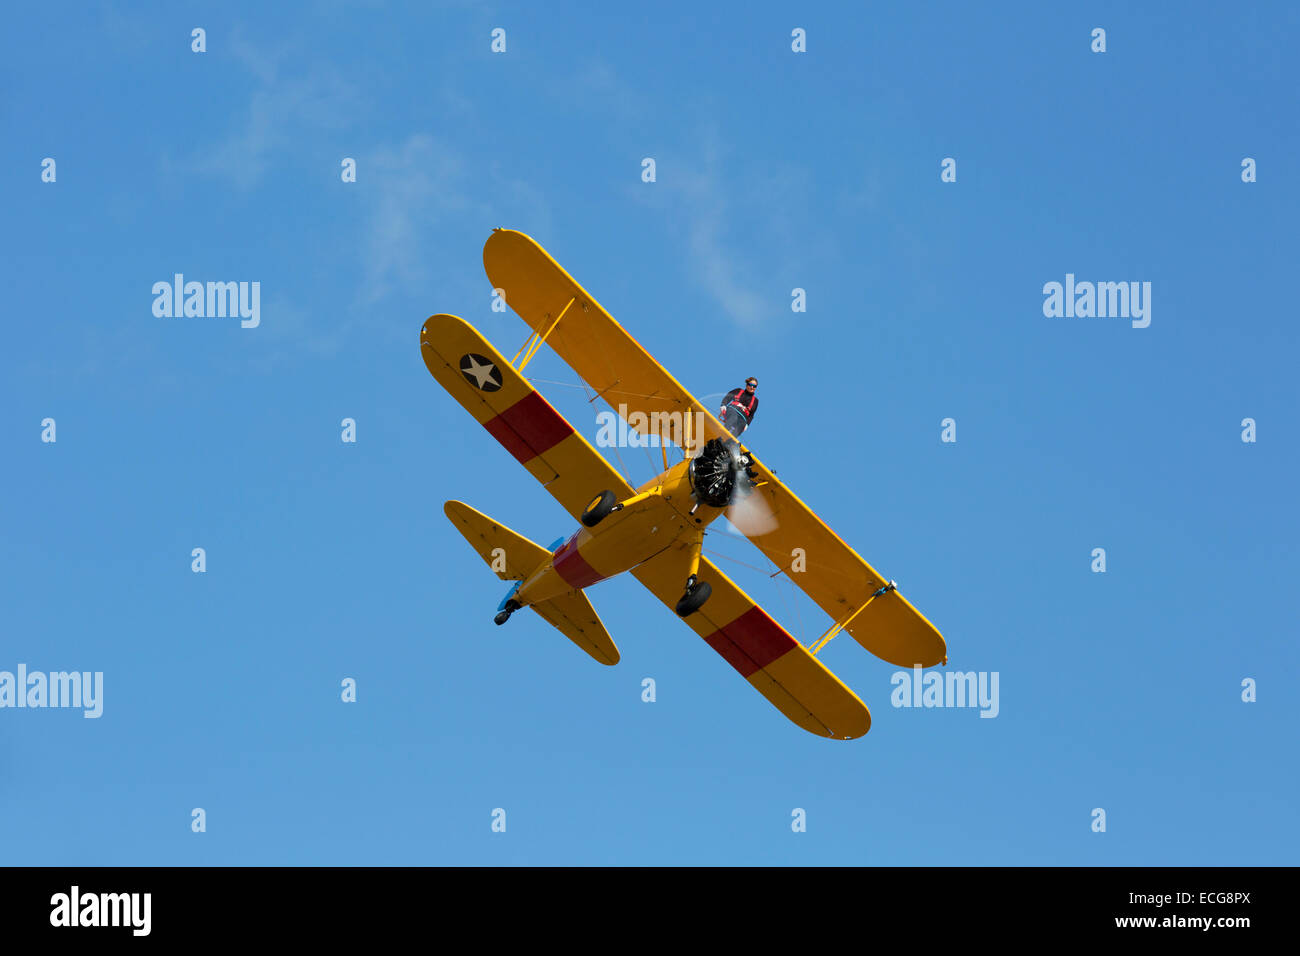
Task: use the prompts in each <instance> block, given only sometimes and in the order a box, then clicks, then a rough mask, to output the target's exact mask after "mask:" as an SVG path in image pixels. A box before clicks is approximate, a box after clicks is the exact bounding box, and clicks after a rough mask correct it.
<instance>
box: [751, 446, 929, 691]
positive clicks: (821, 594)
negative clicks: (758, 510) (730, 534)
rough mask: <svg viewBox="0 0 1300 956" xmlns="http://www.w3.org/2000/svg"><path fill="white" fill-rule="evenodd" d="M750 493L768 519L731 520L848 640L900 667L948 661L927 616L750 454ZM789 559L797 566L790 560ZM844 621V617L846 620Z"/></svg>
mask: <svg viewBox="0 0 1300 956" xmlns="http://www.w3.org/2000/svg"><path fill="white" fill-rule="evenodd" d="M753 467H754V470H755V471H756V472H757V474H758V479H757V480H758V482H759V484H758V487H757V488H755V489H754V494H756V495H762V496H763V497H764V499H766V501H767V506H768V510H769V511H770V512H771V514H772V516H773V517H774V518H775V519H776V520H775V521H767V522H766V523H765V524H764V525H763V526H762V527H758V528H746V527H745V524H744V520H743V518H741V519H738V520H737V522H736V527H737V528H738V530H740V531H741V532H742V533H743V534H744V535H745V536H746V537H747V538H749V540H750V541H751V542H753V544H754V546H755V547H756V548H758V549H759V550H760V551H762V552H763V554H764V555H766V556H767V557H768V559H769V560H770V561H771V562H772V563H773V564H775V565H776V566H777V567H779V568H781V569H782V570H783V571H785V573H786V576H787V577H789V579H790V580H791V581H792V582H793V583H794V584H795V585H796V586H797V587H798V588H799V589H800V590H802V591H803V592H804V593H805V594H807V595H808V596H809V597H810V598H812V599H813V601H814V602H816V604H817V606H818V607H820V608H821V609H822V610H823V611H825V612H826V613H827V614H829V615H830V617H831V620H833V621H835V622H836V623H837V624H841V625H846V626H844V630H846V631H848V632H849V633H850V634H852V635H853V638H854V640H856V641H857V642H858V643H859V644H861V645H862V646H863V647H864V648H866V649H867V650H868V651H870V652H871V653H872V654H875V655H876V656H877V657H879V658H880V659H881V660H884V661H888V662H889V663H891V664H895V665H898V666H899V667H913V666H917V665H919V666H921V667H930V666H932V665H934V664H941V663H947V660H948V645H947V643H946V642H945V641H944V639H943V635H941V634H940V633H939V630H938V628H936V627H935V626H934V625H933V624H931V623H930V621H929V620H928V619H927V618H926V617H925V615H923V614H922V613H921V612H920V611H918V610H917V609H916V608H915V607H913V606H912V603H911V602H910V601H908V600H907V598H905V597H903V595H902V594H900V593H899V592H898V590H897V589H896V588H890V589H889V590H885V591H883V593H882V588H885V586H886V585H888V584H889V579H888V578H886V577H884V576H883V575H881V573H880V572H879V571H877V570H876V569H875V568H873V567H872V566H871V565H870V564H868V563H867V562H866V561H865V560H864V559H863V558H862V556H861V555H859V554H858V553H857V552H856V551H854V550H853V549H852V548H851V547H849V545H848V544H847V543H845V541H844V540H843V539H842V538H841V537H840V536H839V535H837V534H836V533H835V532H834V531H832V530H831V529H830V528H829V527H827V525H826V523H825V522H823V521H822V520H821V518H819V517H818V516H817V515H816V513H814V512H813V510H812V509H811V508H809V507H808V506H807V505H806V504H804V503H803V502H802V501H800V500H799V498H798V496H796V495H795V493H794V492H793V491H791V490H790V489H789V488H787V487H786V486H785V485H784V484H782V483H781V480H780V479H779V478H777V477H776V475H774V474H773V473H772V471H771V469H769V468H768V467H767V466H766V465H764V464H763V463H762V462H761V461H758V460H756V459H755V460H753ZM796 563H797V564H798V567H796V566H795V565H796ZM846 622H847V623H846Z"/></svg>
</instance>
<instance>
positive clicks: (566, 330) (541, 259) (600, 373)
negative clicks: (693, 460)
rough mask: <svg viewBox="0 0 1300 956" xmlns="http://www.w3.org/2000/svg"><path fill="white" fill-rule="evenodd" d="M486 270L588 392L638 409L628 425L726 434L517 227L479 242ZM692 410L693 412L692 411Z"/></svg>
mask: <svg viewBox="0 0 1300 956" xmlns="http://www.w3.org/2000/svg"><path fill="white" fill-rule="evenodd" d="M483 267H484V269H486V270H487V275H488V279H489V281H491V283H492V286H493V288H494V289H500V290H501V291H502V293H503V294H504V297H505V301H506V304H507V305H509V306H510V308H512V309H514V310H515V312H517V313H518V314H519V317H520V318H522V319H523V320H524V321H525V322H526V323H528V325H529V327H530V328H531V329H532V330H533V331H534V332H535V333H537V334H538V335H543V336H545V341H546V344H547V345H549V346H550V347H551V348H552V349H554V350H555V352H556V354H557V355H559V356H560V358H562V359H564V361H565V362H567V363H568V365H569V367H570V368H572V369H573V370H574V371H575V372H577V373H578V375H579V376H581V377H582V379H583V380H584V381H585V382H586V383H587V384H588V385H590V386H591V388H592V390H593V391H594V392H595V393H596V394H597V395H599V396H600V397H601V398H603V399H604V400H605V401H606V402H608V403H609V404H610V405H611V406H612V407H614V408H615V409H617V408H618V407H619V406H620V405H623V406H625V410H626V412H627V416H625V417H628V416H632V415H634V414H635V413H638V412H640V413H642V414H644V415H645V416H646V421H645V422H644V423H641V424H638V423H637V422H636V421H635V420H634V421H629V422H628V424H629V425H631V426H632V427H633V428H635V429H636V430H637V431H639V432H641V433H642V434H647V435H658V436H659V437H660V438H661V439H667V440H669V441H673V442H676V443H677V444H678V445H682V444H684V441H683V436H682V434H681V433H680V430H681V429H682V428H683V427H684V423H686V422H687V416H688V415H689V416H690V417H689V426H688V427H691V428H693V429H698V428H699V427H702V428H703V430H704V433H703V435H700V434H699V432H698V431H694V432H692V434H691V436H690V438H691V440H692V442H695V441H698V443H699V445H700V446H702V445H703V443H704V442H706V441H708V440H709V439H710V438H729V437H731V436H730V435H729V434H728V433H727V432H726V430H725V429H724V428H723V427H722V423H721V422H719V421H718V418H717V414H716V411H717V410H716V409H715V410H714V411H713V412H710V411H709V410H708V409H707V408H705V407H704V406H703V405H702V404H700V402H699V400H698V399H697V398H695V397H694V396H693V395H691V393H690V392H688V391H687V390H686V389H685V388H684V387H682V385H681V383H680V382H678V381H677V379H675V378H673V377H672V375H671V374H669V372H668V370H667V369H665V368H664V367H663V366H662V365H660V364H659V363H658V362H656V361H655V360H654V358H652V357H651V355H650V353H649V352H647V351H646V350H645V349H643V348H642V347H641V345H640V344H639V343H638V342H637V340H636V339H634V338H632V336H630V335H628V334H627V331H626V330H625V329H624V328H623V327H622V326H621V325H619V324H618V323H617V322H616V321H614V317H613V316H611V315H610V314H609V313H608V312H606V311H605V310H604V308H602V307H601V304H600V303H599V302H597V301H596V300H595V299H594V298H592V297H591V295H590V293H588V292H587V290H586V289H584V288H583V287H582V286H580V285H578V283H577V281H576V280H575V279H574V278H573V277H572V276H571V275H569V274H568V273H567V272H565V271H564V269H563V267H561V266H560V264H559V263H558V262H556V261H555V260H554V259H552V258H551V256H550V254H549V253H548V252H547V251H546V250H545V249H543V248H542V247H541V246H539V245H538V244H537V243H536V242H534V241H533V239H532V238H530V237H529V236H526V235H524V234H523V233H522V232H515V231H514V230H513V229H496V230H493V232H492V235H491V236H489V237H488V241H487V244H486V245H484V246H483ZM692 413H693V414H692Z"/></svg>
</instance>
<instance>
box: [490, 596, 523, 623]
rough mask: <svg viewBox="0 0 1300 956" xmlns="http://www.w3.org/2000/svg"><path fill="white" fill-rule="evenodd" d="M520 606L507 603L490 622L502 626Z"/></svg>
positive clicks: (511, 602) (513, 602)
mask: <svg viewBox="0 0 1300 956" xmlns="http://www.w3.org/2000/svg"><path fill="white" fill-rule="evenodd" d="M522 606H523V605H521V604H518V603H516V602H515V601H507V602H506V606H505V608H504V609H502V610H501V611H498V612H497V616H496V617H494V618H492V620H493V621H495V622H496V623H497V625H498V626H500V625H502V624H504V623H505V622H506V621H508V620H510V615H511V614H514V613H515V611H517V610H519V608H520V607H522Z"/></svg>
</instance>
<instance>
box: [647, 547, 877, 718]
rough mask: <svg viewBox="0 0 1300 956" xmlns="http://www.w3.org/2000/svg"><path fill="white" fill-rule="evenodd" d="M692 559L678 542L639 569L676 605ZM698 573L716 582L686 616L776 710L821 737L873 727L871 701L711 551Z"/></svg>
mask: <svg viewBox="0 0 1300 956" xmlns="http://www.w3.org/2000/svg"><path fill="white" fill-rule="evenodd" d="M689 564H690V556H689V554H688V553H687V551H686V550H685V548H684V547H681V546H674V547H669V548H667V549H666V550H664V551H661V552H660V553H659V554H657V555H655V556H654V557H653V558H651V559H650V560H649V561H646V562H645V563H644V564H641V565H639V566H638V567H636V568H634V569H633V571H632V574H634V575H635V576H636V578H637V580H639V581H640V582H641V583H642V584H644V585H645V586H646V587H647V588H649V589H650V591H651V593H653V594H654V596H655V597H657V598H658V599H659V600H660V601H662V602H663V603H664V605H665V606H667V607H669V608H673V607H674V606H675V605H676V603H677V599H678V598H680V597H681V593H682V580H683V578H684V576H685V575H686V573H687V570H688V568H689ZM699 579H700V580H701V581H707V582H708V583H709V585H710V587H712V588H713V594H712V595H711V596H710V597H709V599H708V600H707V601H705V602H704V606H703V607H702V608H700V610H698V611H696V612H695V613H694V614H691V615H690V616H689V617H686V618H684V619H683V621H684V623H686V624H688V625H690V627H691V629H692V630H694V631H695V633H696V634H698V635H700V637H702V638H704V640H705V642H706V643H707V644H708V645H709V646H710V647H712V648H713V649H714V650H715V651H717V652H718V654H719V655H721V657H722V658H723V659H724V660H725V661H726V662H727V663H728V664H730V665H731V666H732V667H734V668H735V669H736V670H737V671H739V672H740V675H741V676H742V677H744V678H745V680H747V681H749V683H750V684H752V685H753V686H754V688H755V689H756V690H757V691H758V692H759V693H760V694H762V695H763V696H764V697H766V698H767V699H768V700H769V701H771V702H772V704H773V705H775V706H776V708H777V710H779V711H781V713H783V714H785V715H786V717H788V718H790V720H792V721H793V722H794V723H796V724H798V725H799V726H800V727H802V728H803V729H804V730H807V731H808V732H810V733H814V734H817V735H818V736H821V737H833V738H835V739H837V740H849V739H852V738H854V737H861V736H862V735H863V734H865V733H866V732H867V731H868V730H870V729H871V711H870V710H868V709H867V705H866V704H864V703H863V702H862V701H861V700H859V699H858V696H857V695H856V694H855V693H853V691H851V690H850V689H849V688H848V687H846V686H845V685H844V683H843V682H842V681H841V680H840V679H839V678H838V677H836V676H835V675H834V674H832V673H831V672H830V671H829V670H828V669H827V668H826V666H825V665H824V664H822V662H821V661H819V660H817V658H815V657H813V655H811V654H809V653H808V651H807V650H806V649H805V648H804V646H803V645H802V644H800V643H799V642H798V641H796V640H795V639H794V638H793V637H791V636H790V635H789V634H788V633H786V631H785V629H784V628H783V627H781V625H780V624H778V623H777V622H776V621H774V620H772V618H771V617H769V616H768V615H767V613H766V612H764V610H763V609H762V608H761V607H759V606H758V605H757V604H755V603H754V601H753V600H752V599H751V598H750V597H749V595H748V594H746V593H745V592H744V591H742V590H741V589H740V587H739V586H738V585H737V584H736V583H735V582H734V581H732V580H731V579H730V578H729V577H727V576H726V575H725V574H723V573H722V572H721V571H719V570H718V568H717V567H716V566H715V565H714V564H713V562H711V561H709V559H708V558H701V559H700V570H699Z"/></svg>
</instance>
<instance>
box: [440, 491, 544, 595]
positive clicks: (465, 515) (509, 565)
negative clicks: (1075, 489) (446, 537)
mask: <svg viewBox="0 0 1300 956" xmlns="http://www.w3.org/2000/svg"><path fill="white" fill-rule="evenodd" d="M442 510H443V511H444V512H446V514H447V517H448V518H450V519H451V523H452V524H454V525H455V526H456V530H458V531H459V532H460V533H461V534H463V535H464V536H465V540H466V541H468V542H469V543H470V544H471V545H472V546H473V548H474V550H475V551H477V552H478V554H479V557H480V558H482V559H483V560H484V561H486V562H487V564H488V567H490V568H491V569H492V570H493V571H495V572H496V576H497V577H499V578H500V579H501V580H502V581H522V580H523V579H524V578H526V577H528V575H530V574H532V573H533V572H534V571H536V570H537V569H538V568H540V567H541V566H542V565H543V564H545V563H546V562H547V561H549V560H551V553H550V552H549V551H547V550H546V549H545V548H543V547H542V546H541V545H540V544H534V543H533V542H531V541H529V540H528V539H527V538H525V537H524V536H523V535H521V534H515V532H513V531H511V530H510V529H509V528H507V527H506V526H505V525H503V524H501V523H499V522H496V521H493V520H492V519H491V518H489V517H488V516H487V515H485V514H483V512H481V511H475V510H474V509H473V508H471V507H470V506H469V505H467V504H464V503H463V502H460V501H449V502H447V503H446V504H445V505H443V506H442Z"/></svg>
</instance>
